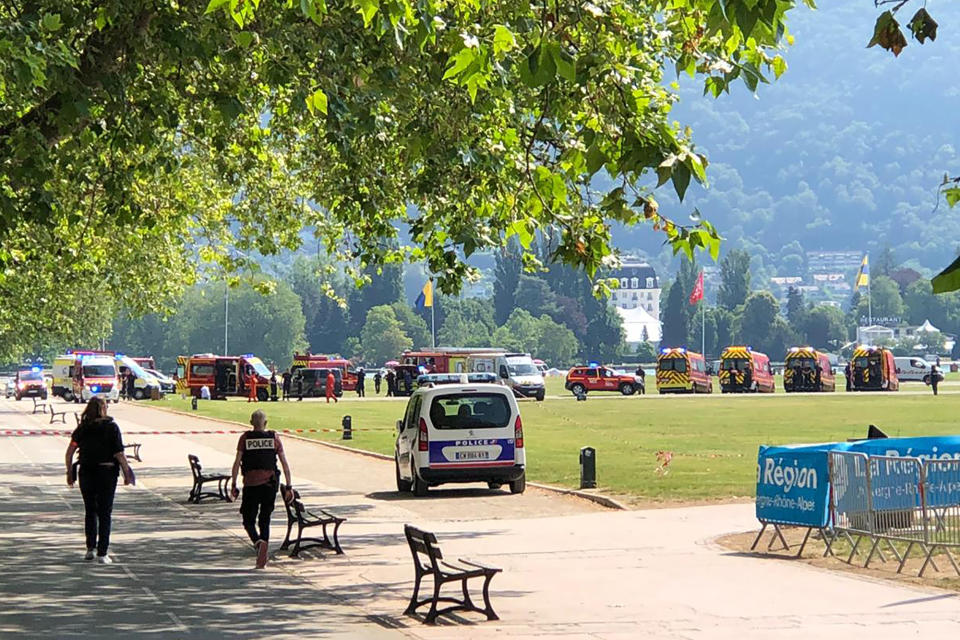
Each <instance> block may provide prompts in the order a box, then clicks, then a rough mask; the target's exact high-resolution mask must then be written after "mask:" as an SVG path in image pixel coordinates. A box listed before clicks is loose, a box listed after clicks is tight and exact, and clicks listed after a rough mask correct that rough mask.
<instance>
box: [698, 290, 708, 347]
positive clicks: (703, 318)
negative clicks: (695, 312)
mask: <svg viewBox="0 0 960 640" xmlns="http://www.w3.org/2000/svg"><path fill="white" fill-rule="evenodd" d="M700 355H702V356H703V357H704V358H706V357H707V299H706V298H703V299H701V300H700Z"/></svg>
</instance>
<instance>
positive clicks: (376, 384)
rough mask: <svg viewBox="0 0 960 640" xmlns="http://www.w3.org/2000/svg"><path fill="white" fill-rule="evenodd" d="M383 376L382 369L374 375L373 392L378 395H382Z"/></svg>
mask: <svg viewBox="0 0 960 640" xmlns="http://www.w3.org/2000/svg"><path fill="white" fill-rule="evenodd" d="M382 378H383V376H382V375H381V374H380V369H377V372H376V373H374V374H373V392H374V393H375V394H377V395H380V380H381V379H382Z"/></svg>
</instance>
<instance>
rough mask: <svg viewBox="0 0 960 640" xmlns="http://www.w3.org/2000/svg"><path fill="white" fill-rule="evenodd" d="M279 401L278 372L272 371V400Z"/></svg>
mask: <svg viewBox="0 0 960 640" xmlns="http://www.w3.org/2000/svg"><path fill="white" fill-rule="evenodd" d="M276 401H277V372H276V371H271V372H270V402H276Z"/></svg>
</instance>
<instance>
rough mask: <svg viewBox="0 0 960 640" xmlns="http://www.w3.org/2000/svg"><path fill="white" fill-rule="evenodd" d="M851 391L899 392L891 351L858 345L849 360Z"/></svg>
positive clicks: (894, 362)
mask: <svg viewBox="0 0 960 640" xmlns="http://www.w3.org/2000/svg"><path fill="white" fill-rule="evenodd" d="M850 374H851V378H852V380H851V382H850V390H851V391H899V390H900V379H899V378H898V377H897V364H896V361H895V360H894V357H893V351H891V350H890V349H887V348H885V347H868V346H864V345H858V346H857V347H856V348H855V349H854V350H853V357H852V358H851V359H850Z"/></svg>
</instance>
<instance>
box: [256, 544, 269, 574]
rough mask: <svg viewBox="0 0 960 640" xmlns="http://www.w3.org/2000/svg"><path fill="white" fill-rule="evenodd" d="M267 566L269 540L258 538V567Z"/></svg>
mask: <svg viewBox="0 0 960 640" xmlns="http://www.w3.org/2000/svg"><path fill="white" fill-rule="evenodd" d="M265 566H267V541H266V540H257V569H263V568H264V567H265Z"/></svg>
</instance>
